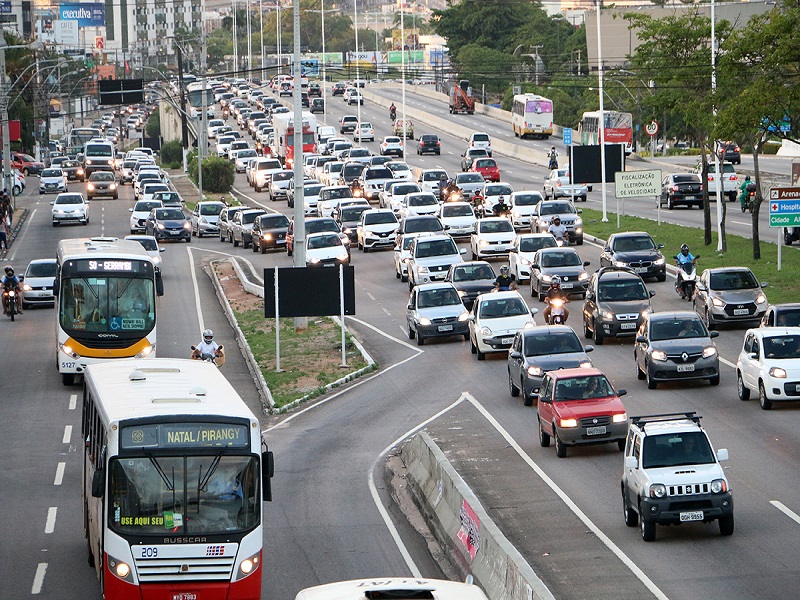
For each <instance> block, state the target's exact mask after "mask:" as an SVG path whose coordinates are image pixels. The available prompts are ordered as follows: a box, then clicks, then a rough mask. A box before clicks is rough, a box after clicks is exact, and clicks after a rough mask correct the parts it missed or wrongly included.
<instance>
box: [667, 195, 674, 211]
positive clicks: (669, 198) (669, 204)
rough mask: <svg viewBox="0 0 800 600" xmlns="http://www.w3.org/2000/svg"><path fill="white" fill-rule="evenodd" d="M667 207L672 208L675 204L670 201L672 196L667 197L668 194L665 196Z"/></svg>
mask: <svg viewBox="0 0 800 600" xmlns="http://www.w3.org/2000/svg"><path fill="white" fill-rule="evenodd" d="M667 208H668V209H669V210H672V209H673V208H675V204H674V203H673V202H672V198H671V197H669V196H667Z"/></svg>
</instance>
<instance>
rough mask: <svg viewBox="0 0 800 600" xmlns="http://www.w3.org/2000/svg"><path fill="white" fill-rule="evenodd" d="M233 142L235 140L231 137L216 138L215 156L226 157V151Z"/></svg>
mask: <svg viewBox="0 0 800 600" xmlns="http://www.w3.org/2000/svg"><path fill="white" fill-rule="evenodd" d="M235 141H236V138H235V137H233V136H232V135H223V136H222V137H221V138H217V155H218V156H228V150H229V149H230V147H231V144H232V143H233V142H235Z"/></svg>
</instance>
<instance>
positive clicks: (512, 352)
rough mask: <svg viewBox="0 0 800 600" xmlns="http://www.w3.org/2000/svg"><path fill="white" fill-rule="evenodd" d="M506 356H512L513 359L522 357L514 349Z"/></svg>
mask: <svg viewBox="0 0 800 600" xmlns="http://www.w3.org/2000/svg"><path fill="white" fill-rule="evenodd" d="M508 358H514V359H516V358H522V354H520V353H519V352H517V351H516V350H512V351H511V352H509V353H508Z"/></svg>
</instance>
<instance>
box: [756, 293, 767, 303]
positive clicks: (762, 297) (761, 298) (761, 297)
mask: <svg viewBox="0 0 800 600" xmlns="http://www.w3.org/2000/svg"><path fill="white" fill-rule="evenodd" d="M766 301H767V297H766V296H765V295H764V294H759V295H758V298H756V304H764V303H765V302H766Z"/></svg>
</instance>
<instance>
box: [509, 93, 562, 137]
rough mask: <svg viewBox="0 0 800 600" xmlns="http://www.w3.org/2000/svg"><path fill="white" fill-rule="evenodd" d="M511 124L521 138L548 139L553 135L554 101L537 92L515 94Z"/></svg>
mask: <svg viewBox="0 0 800 600" xmlns="http://www.w3.org/2000/svg"><path fill="white" fill-rule="evenodd" d="M511 125H512V127H513V129H514V134H515V135H517V136H519V137H520V138H524V137H527V136H530V137H533V138H537V137H538V138H541V139H543V140H546V139H548V138H549V137H550V136H551V135H553V101H552V100H550V99H549V98H545V97H544V96H539V95H537V94H519V95H517V96H514V100H513V102H512V106H511Z"/></svg>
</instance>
